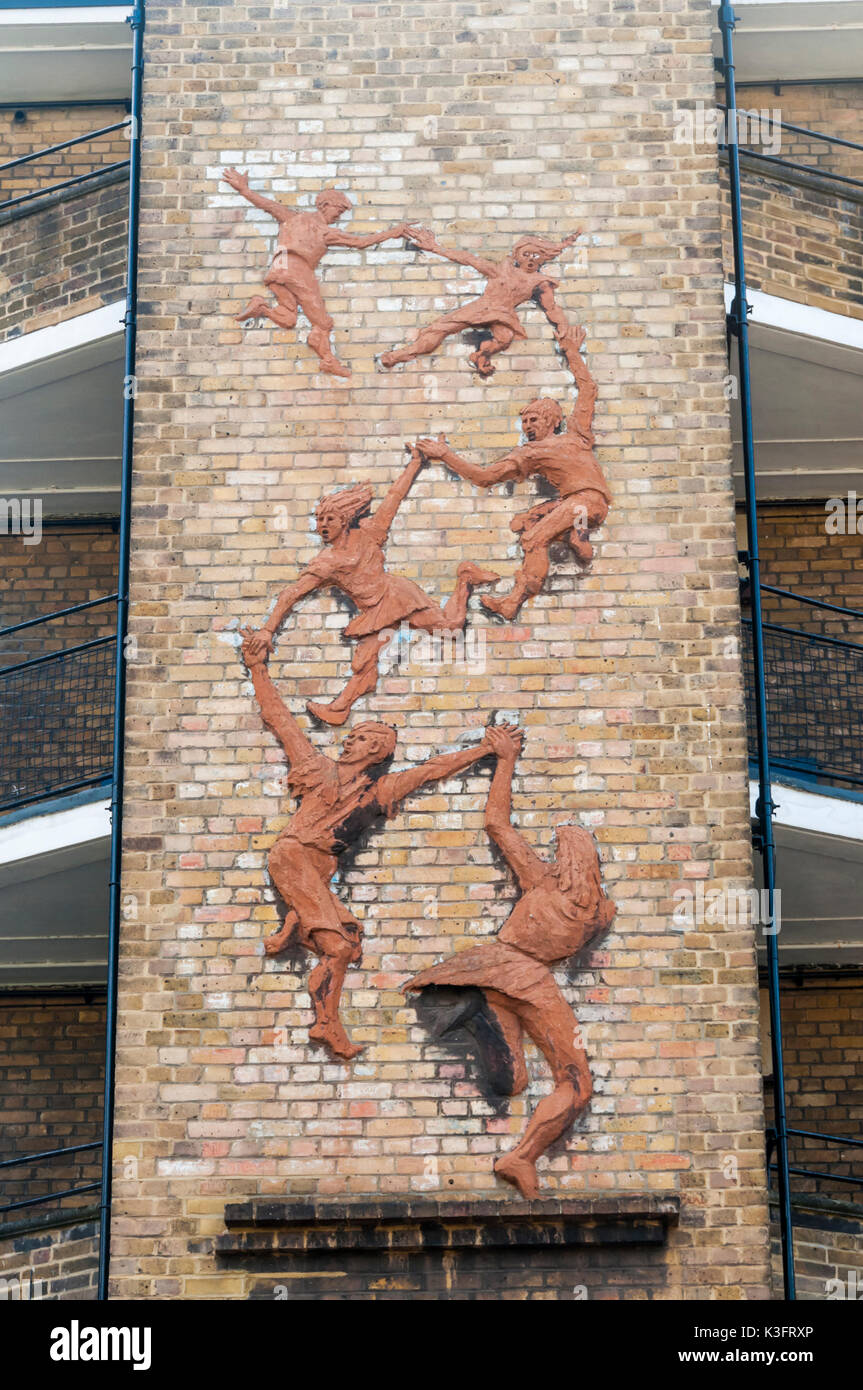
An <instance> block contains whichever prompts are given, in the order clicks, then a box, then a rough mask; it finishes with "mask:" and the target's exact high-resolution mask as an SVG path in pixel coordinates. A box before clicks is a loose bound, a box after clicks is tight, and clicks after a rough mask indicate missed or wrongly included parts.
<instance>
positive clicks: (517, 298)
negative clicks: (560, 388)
mask: <svg viewBox="0 0 863 1390" xmlns="http://www.w3.org/2000/svg"><path fill="white" fill-rule="evenodd" d="M578 236H579V233H578V232H574V233H573V235H572V236H568V237H566V238H565V239H564V240H563V241H547V240H546V239H545V238H544V237H537V236H528V237H522V239H521V241H518V242H516V245H515V246H514V247H513V250H512V251H511V253H510V254H509V255H508V256H507V257H506V258H505V259H504V260H502V261H488V260H486V259H485V257H483V256H474V255H471V253H470V252H468V251H458V250H448V249H447V248H446V247H443V246H440V245H438V242H437V241H436V239H435V236H434V233H433V232H430V231H429V230H428V229H427V228H426V227H420V228H417V229H415V230H414V231H412V232H411V233H410V240H411V242H412V243H413V245H414V246H418V247H419V248H420V250H421V251H433V252H434V253H435V254H436V255H438V256H444V257H445V258H446V260H448V261H453V262H454V263H455V264H456V265H469V266H473V268H474V270H477V271H479V273H480V275H484V276H485V278H486V281H487V284H486V288H485V292H484V293H483V294H481V295H480V296H479V298H478V299H474V300H472V301H471V302H470V303H469V304H465V305H462V306H461V307H460V308H458V309H453V310H452V311H451V312H450V313H449V314H444V315H443V317H442V318H439V319H435V321H434V323H431V324H429V326H428V328H424V329H423V330H422V331H421V333H420V334H419V335H418V337H417V338H415V339H414V341H413V342H412V343H408V344H407V345H406V346H405V347H402V348H396V349H394V350H393V351H392V352H384V353H382V354H381V357H380V359H379V360H380V363H381V366H382V367H394V366H396V364H397V363H399V362H411V361H413V359H414V358H415V357H424V356H426V355H427V354H429V353H432V352H435V351H436V349H437V348H439V347H440V345H441V343H442V342H443V341H444V339H445V338H449V337H451V336H452V335H453V334H454V333H463V332H464V330H465V329H467V328H486V329H488V337H486V338H483V339H482V341H481V342H480V345H479V347H478V348H477V350H476V352H473V353H471V356H470V358H469V361H470V362H472V363H473V365H474V366H475V367H476V370H477V371H478V372H479V374H480V376H481V377H489V376H492V375H493V373H494V366H493V364H492V360H491V359H492V357H493V356H494V355H495V353H498V352H503V351H504V349H505V348H508V347H509V345H510V343H511V342H512V341H513V339H514V338H526V337H527V334H526V333H525V331H524V329H523V328H522V326H521V323H520V321H519V318H518V315H517V314H516V312H515V311H516V309H517V308H518V306H519V305H520V304H525V303H527V302H528V301H529V300H534V301H535V303H537V304H539V306H540V307H541V308H542V309H543V310H544V311H545V315H546V317H547V319H548V321H549V323H550V324H551V325H552V327H553V328H554V331H555V336H556V337H557V338H561V337H562V336H563V334H564V333H565V332H566V329H567V327H568V323H567V320H566V317H565V315H564V313H563V310H562V309H561V308H560V306H559V305H558V304H557V302H556V301H555V297H554V291H555V289H556V287H557V283H558V282H557V281H556V280H552V278H551V276H549V275H546V274H545V273H544V272H543V271H542V268H541V267H542V266H544V265H545V264H546V262H547V261H553V260H554V259H555V258H556V257H557V256H559V255H560V253H561V251H563V250H564V248H565V247H567V246H571V245H572V243H573V242H574V241H575V240H576V239H577V237H578Z"/></svg>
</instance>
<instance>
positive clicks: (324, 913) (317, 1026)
mask: <svg viewBox="0 0 863 1390" xmlns="http://www.w3.org/2000/svg"><path fill="white" fill-rule="evenodd" d="M336 862H337V861H336V859H335V856H334V855H328V854H322V853H321V851H319V850H314V849H310V848H309V847H308V846H307V845H301V844H300V843H299V842H298V841H295V840H291V839H287V838H286V839H284V840H277V841H276V843H275V845H274V846H273V848H272V850H271V851H270V857H269V860H268V864H269V870H270V876H271V877H272V880H273V882H274V883H275V885H276V887H277V888H278V890H279V892H280V894H281V896H282V898H283V899H284V900H285V902H286V903H287V904H288V906H289V912H288V915H289V916H290V915H291V914H293V915H294V917H295V919H296V920H297V923H298V926H299V939H300V940H301V942H302V944H303V945H304V946H305V947H306V949H307V950H312V951H314V952H315V953H316V954H317V955H319V956H320V961H319V963H318V965H317V966H316V967H315V969H314V970H313V971H312V973H311V975H310V977H309V989H310V991H311V996H312V1007H313V1008H314V1011H315V1021H314V1024H313V1025H312V1028H311V1029H310V1030H309V1037H310V1038H314V1039H316V1040H317V1041H320V1042H324V1043H326V1044H327V1046H328V1047H329V1048H330V1049H331V1050H332V1051H333V1052H334V1053H335V1055H336V1056H337V1057H344V1058H346V1059H348V1060H349V1059H350V1058H351V1057H355V1056H356V1055H357V1053H359V1052H361V1051H362V1048H360V1047H355V1046H354V1045H353V1043H351V1041H350V1039H349V1038H348V1035H347V1033H346V1032H345V1030H344V1028H343V1027H342V1023H341V1020H340V1018H339V1001H340V999H341V992H342V985H343V984H344V979H345V974H346V972H347V969H348V966H349V965H350V964H352V963H355V962H356V961H358V960H359V959H360V956H361V954H362V947H361V945H360V924H359V923H358V922H357V921H356V920H355V919H354V917H353V916H352V914H351V913H350V912H349V911H348V910H347V908H346V907H345V906H344V904H343V903H340V902H339V900H338V898H337V897H336V896H335V895H334V894H333V893H331V892H330V889H329V878H330V877H331V876H332V873H333V872H334V870H335V867H336ZM285 922H286V925H287V918H286V919H285ZM277 935H278V934H277ZM265 949H266V948H265ZM268 954H269V952H268Z"/></svg>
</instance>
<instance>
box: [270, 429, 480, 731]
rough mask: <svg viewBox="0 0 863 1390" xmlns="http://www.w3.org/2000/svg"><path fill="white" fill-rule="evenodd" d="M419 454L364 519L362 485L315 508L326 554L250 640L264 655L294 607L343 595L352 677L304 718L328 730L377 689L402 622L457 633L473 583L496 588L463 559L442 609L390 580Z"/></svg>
mask: <svg viewBox="0 0 863 1390" xmlns="http://www.w3.org/2000/svg"><path fill="white" fill-rule="evenodd" d="M423 462H424V460H423V458H422V456H421V454H420V453H419V451H418V450H417V449H413V450H412V451H411V458H410V462H409V463H408V465H407V467H406V468H405V470H404V472H403V473H402V474H401V476H400V477H399V478H398V479H397V480H396V482H395V483H394V484H393V486H392V487H391V488H390V490H389V492H388V493H387V495H386V497H385V498H384V500H383V502H382V503H381V504H380V506H379V507H378V508H377V509H376V510H375V511H374V512H372V513H371V515H370V516H366V515H365V513H366V512H368V510H369V507H370V506H371V503H372V500H373V497H374V493H373V491H372V488H371V487H370V486H369V484H367V483H358V484H356V485H355V486H354V487H349V488H345V489H343V490H342V491H341V492H331V493H328V494H327V495H326V496H325V497H323V498H321V501H320V502H319V503H318V508H317V513H316V519H317V529H318V533H319V535H320V536H321V539H322V540H323V541H324V542H325V547H324V549H323V550H322V551H321V553H320V554H319V555H318V556H316V558H315V559H314V560H313V561H312V562H311V564H310V565H306V567H305V569H303V570H301V572H300V574H299V576H298V578H297V579H296V581H295V582H294V583H293V584H291V585H290V586H289V587H288V588H286V589H284V590H283V591H282V593H281V594H279V597H278V599H277V600H276V604H275V607H274V608H273V611H272V613H271V615H270V617H269V618H268V619H267V621H266V623H265V624H264V625H263V627H261V628H259V629H258V631H257V634H256V636H255V638H254V650H255V652H256V654H257V653H267V652H270V651H272V649H273V641H274V638H275V634H276V633H277V631H278V629H279V627H280V625H281V624H282V622H283V621H284V619H285V617H286V615H287V614H288V613H290V611H291V609H292V608H293V607H294V605H295V604H296V603H297V601H298V600H299V599H301V598H303V597H304V596H305V595H306V594H310V593H312V592H313V591H314V590H315V589H319V588H323V587H328V586H329V587H332V588H334V589H338V590H339V591H340V592H341V593H343V594H346V595H347V597H348V598H349V599H351V600H352V601H353V602H354V603H355V604H356V606H357V608H358V609H359V613H358V614H357V616H356V617H355V618H352V619H351V621H350V622H349V623H348V625H347V627H346V628H345V636H346V637H357V638H359V642H358V644H357V647H356V650H355V652H354V656H353V661H352V667H353V675H352V676H351V678H350V680H349V681H348V683H347V685H346V686H345V688H344V690H343V691H342V692H341V694H340V695H338V696H337V697H336V699H335V700H333V701H332V703H331V704H329V705H323V704H318V703H316V702H315V701H309V703H308V706H307V708H308V711H309V713H310V714H312V715H314V717H315V718H316V719H320V720H323V722H324V723H326V724H336V725H339V724H344V722H345V720H346V719H347V717H348V715H349V713H350V711H351V707H352V706H353V704H354V703H355V702H356V701H357V700H358V699H359V698H360V696H361V695H368V694H369V693H370V692H371V691H373V690H375V689H376V687H377V683H378V655H379V653H380V651H381V648H382V647H384V646H386V645H387V643H388V642H389V641H390V640H391V635H392V631H393V630H394V629H397V628H398V626H399V624H400V623H401V622H405V623H407V625H408V626H409V627H411V628H415V629H416V630H418V631H421V632H461V631H462V629H463V628H464V625H465V622H466V619H467V603H468V599H469V597H470V594H471V591H472V589H473V588H474V587H475V586H476V585H478V584H495V583H497V581H498V579H499V578H500V575H498V574H494V573H493V572H492V571H491V570H484V569H480V567H479V565H475V564H474V563H473V561H471V560H463V561H462V562H461V564H460V565H459V566H458V569H457V571H456V576H457V577H456V586H455V590H454V592H453V594H452V596H451V598H450V599H449V601H448V602H447V603H446V604H445V605H444V607H443V608H441V607H439V605H438V604H436V603H434V602H433V601H432V600H431V599H430V598H429V597H428V595H427V594H424V593H423V591H422V589H420V588H419V586H418V585H417V584H415V583H414V582H413V580H412V579H407V578H406V577H405V576H404V575H400V574H389V573H387V570H386V568H385V564H384V551H383V547H384V543H385V542H386V539H387V536H388V535H389V530H390V527H391V526H392V524H393V520H394V519H395V515H396V512H397V511H398V509H399V507H400V506H401V504H402V502H403V501H404V499H405V497H406V496H407V494H408V492H409V490H410V487H411V484H412V483H413V481H414V479H415V478H416V476H417V474H418V473H419V471H420V469H421V468H422V465H423Z"/></svg>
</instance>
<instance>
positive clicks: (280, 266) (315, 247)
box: [224, 169, 415, 376]
mask: <svg viewBox="0 0 863 1390" xmlns="http://www.w3.org/2000/svg"><path fill="white" fill-rule="evenodd" d="M224 179H225V182H226V183H229V184H230V186H231V188H233V189H235V191H236V192H237V193H239V194H241V195H242V197H244V198H245V199H246V200H247V202H249V203H251V204H252V205H253V207H256V208H262V209H263V211H264V212H267V213H269V215H270V216H271V217H273V218H275V220H276V222H277V223H278V224H279V235H278V241H277V246H276V254H275V256H274V257H273V261H272V264H271V265H270V268H269V270H268V271H267V274H266V275H265V277H264V284H265V285H266V286H267V287H268V289H270V290H271V291H272V293H273V294H274V295H275V298H276V303H275V304H270V303H268V302H267V300H266V299H263V298H262V297H261V295H255V296H254V297H253V298H252V299H250V300H249V303H248V304H247V305H246V307H245V309H244V310H243V312H242V313H241V314H238V315H237V319H238V322H240V323H243V322H245V320H246V319H256V318H268V319H271V320H272V322H273V323H274V324H276V325H277V327H279V328H294V327H295V325H296V322H297V311H298V309H302V311H303V313H304V314H305V316H306V318H307V319H308V320H309V323H310V324H311V332H310V333H309V337H308V343H309V347H310V348H311V349H312V351H313V352H316V353H317V355H318V357H319V358H320V359H321V370H322V371H324V372H329V373H330V374H331V375H332V376H350V371H349V369H348V368H347V367H346V366H345V365H344V363H342V362H339V360H338V358H337V357H336V356H335V355H334V353H333V349H332V344H331V342H330V334H331V332H332V330H333V320H332V318H331V317H330V315H329V314H328V313H327V309H326V306H325V304H324V300H323V296H322V294H321V287H320V285H319V284H318V281H317V277H316V275H315V271H316V269H317V267H318V265H319V264H320V262H321V260H322V259H323V257H324V256H325V254H326V253H327V251H329V250H331V249H332V248H333V247H335V246H347V247H353V248H356V249H357V250H363V249H364V248H365V247H367V246H380V244H381V242H384V241H396V240H398V239H399V238H400V237H410V238H411V239H413V237H414V235H415V231H414V229H413V228H412V227H409V226H408V224H407V223H404V222H402V223H399V224H398V226H395V227H388V228H387V230H386V231H384V232H373V233H371V234H370V235H368V236H356V235H355V234H354V233H352V232H343V231H339V229H338V228H337V227H336V226H335V225H334V224H335V223H336V222H338V220H339V218H340V217H341V216H342V215H343V214H344V213H346V212H347V211H348V209H349V208H350V207H351V200H350V198H348V197H346V196H345V194H344V193H340V192H339V191H338V190H337V189H335V188H325V189H324V191H323V192H322V193H319V194H318V196H317V198H316V199H315V206H316V209H317V210H316V211H315V212H297V211H296V210H295V209H294V208H289V207H286V206H285V204H284V203H279V202H277V201H276V200H275V199H274V198H265V197H264V196H263V195H262V194H260V193H254V192H253V191H252V189H251V188H250V187H249V177H248V174H245V173H241V172H240V171H239V170H238V169H226V170H225V173H224Z"/></svg>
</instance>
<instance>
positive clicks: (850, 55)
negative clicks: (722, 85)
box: [713, 0, 863, 83]
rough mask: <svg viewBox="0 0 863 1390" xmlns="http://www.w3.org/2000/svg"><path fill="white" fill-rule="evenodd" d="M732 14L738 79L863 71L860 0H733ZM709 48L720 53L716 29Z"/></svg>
mask: <svg viewBox="0 0 863 1390" xmlns="http://www.w3.org/2000/svg"><path fill="white" fill-rule="evenodd" d="M713 4H714V5H717V4H718V0H713ZM734 12H735V14H736V15H737V19H738V23H737V26H736V28H735V30H734V62H735V68H736V75H737V81H738V82H765V83H767V82H770V83H774V82H783V81H785V82H806V81H808V82H813V81H814V82H818V81H830V80H835V79H837V78H840V79H841V78H860V77H861V74H863V4H861V3H860V0H800V3H798V2H797V0H735V3H734ZM713 51H714V53H715V54H716V55H717V57H718V56H719V55H720V54H721V52H722V39H721V37H720V34H719V31H718V29H717V31H716V32H715V33H714V36H713Z"/></svg>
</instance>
